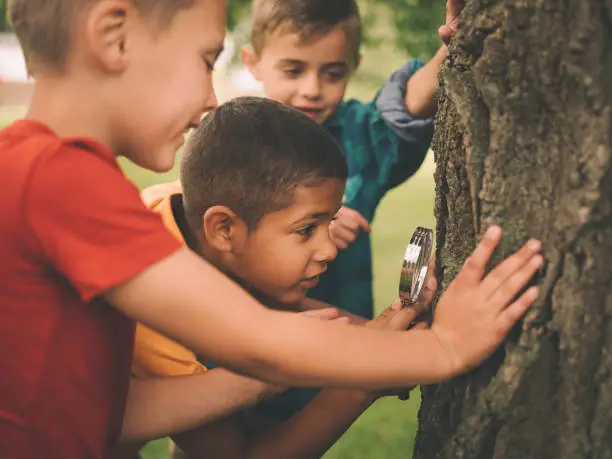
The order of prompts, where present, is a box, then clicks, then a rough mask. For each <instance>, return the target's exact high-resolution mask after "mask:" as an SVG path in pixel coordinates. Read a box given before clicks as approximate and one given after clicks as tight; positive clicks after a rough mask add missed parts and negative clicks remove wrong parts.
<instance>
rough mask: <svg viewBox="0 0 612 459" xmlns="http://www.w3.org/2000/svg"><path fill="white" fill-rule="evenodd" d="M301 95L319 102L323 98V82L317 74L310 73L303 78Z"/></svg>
mask: <svg viewBox="0 0 612 459" xmlns="http://www.w3.org/2000/svg"><path fill="white" fill-rule="evenodd" d="M300 93H301V95H302V96H303V97H305V98H307V99H311V100H317V99H319V98H320V97H321V80H320V78H319V75H318V74H317V72H310V73H309V74H307V75H305V76H304V78H302V81H301V85H300Z"/></svg>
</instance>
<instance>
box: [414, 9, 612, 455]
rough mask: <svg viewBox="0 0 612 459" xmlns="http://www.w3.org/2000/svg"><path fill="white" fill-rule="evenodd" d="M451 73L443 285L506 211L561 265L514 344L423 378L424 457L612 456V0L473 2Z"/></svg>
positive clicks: (519, 238) (514, 237)
mask: <svg viewBox="0 0 612 459" xmlns="http://www.w3.org/2000/svg"><path fill="white" fill-rule="evenodd" d="M441 80H442V85H443V94H442V99H441V102H440V109H439V114H438V126H437V135H436V139H435V141H434V151H435V152H436V163H437V171H436V184H437V202H436V216H437V225H438V226H437V235H436V238H437V247H438V248H437V254H436V256H437V260H438V266H442V267H443V269H440V270H439V271H440V272H439V273H438V274H439V276H440V278H441V279H442V284H441V285H442V289H443V288H444V287H445V286H446V285H447V284H448V282H449V281H450V280H451V279H452V278H454V277H455V275H456V274H457V272H458V270H459V268H460V267H461V265H462V264H463V262H464V260H465V259H466V257H467V255H468V254H469V253H470V252H471V251H472V249H473V248H474V247H475V244H476V241H477V240H478V239H479V238H480V236H481V235H482V233H483V230H484V229H485V228H486V227H487V226H488V225H489V224H491V223H499V224H501V225H502V226H503V228H504V230H505V235H504V240H503V244H502V246H501V247H500V250H498V253H497V254H496V261H499V260H500V259H501V258H502V257H503V256H504V255H507V254H509V253H511V251H514V250H516V249H517V248H518V247H519V246H520V245H521V244H522V243H523V242H524V241H525V240H527V239H528V238H529V237H537V238H540V239H541V240H542V241H543V242H544V254H545V256H546V258H547V262H548V263H547V266H546V267H545V268H544V269H543V270H542V272H541V274H540V276H539V277H538V279H537V280H536V283H538V284H539V285H540V286H541V295H540V299H539V300H538V302H537V304H536V305H535V306H534V307H533V309H532V311H531V312H530V313H529V314H528V316H527V318H526V319H525V321H524V322H523V323H522V324H521V325H520V326H518V327H517V329H516V331H515V333H513V335H512V336H511V337H510V338H509V340H508V342H507V344H506V345H505V346H504V348H503V349H501V350H500V351H499V352H498V353H497V354H496V355H494V356H493V357H492V358H491V359H489V360H488V361H487V362H486V363H485V364H484V365H483V366H482V367H480V368H478V369H477V370H476V371H474V372H472V373H471V374H469V375H467V376H465V377H461V378H457V379H455V380H453V381H451V382H448V383H446V384H442V385H439V386H432V387H427V388H424V389H423V402H422V407H421V411H420V413H419V432H418V436H417V441H416V445H415V453H414V458H415V459H435V458H444V459H462V458H465V459H529V458H537V459H586V458H589V459H599V458H602V459H603V458H612V166H611V164H612V154H611V150H612V0H471V1H469V2H468V5H467V6H466V8H465V10H464V12H463V13H462V22H461V24H460V27H459V31H458V33H457V34H456V37H455V39H454V43H453V44H452V45H451V53H450V57H449V59H448V60H447V62H446V63H445V64H444V66H443V70H442V73H441Z"/></svg>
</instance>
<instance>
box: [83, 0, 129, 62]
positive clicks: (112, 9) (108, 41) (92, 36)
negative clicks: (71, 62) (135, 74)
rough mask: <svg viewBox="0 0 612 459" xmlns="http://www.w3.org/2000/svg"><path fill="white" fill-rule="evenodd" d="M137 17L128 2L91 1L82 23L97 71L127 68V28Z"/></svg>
mask: <svg viewBox="0 0 612 459" xmlns="http://www.w3.org/2000/svg"><path fill="white" fill-rule="evenodd" d="M136 17H137V12H136V10H135V9H134V7H133V6H132V5H131V2H126V1H122V0H102V1H98V2H94V3H92V4H91V6H90V9H89V11H88V13H87V20H86V22H85V31H84V32H85V34H84V35H85V43H84V44H85V46H86V49H87V51H88V54H89V57H90V59H91V60H92V61H93V63H94V65H96V66H97V67H98V68H99V69H100V70H102V71H105V72H109V73H120V72H122V71H123V70H125V68H126V67H127V61H128V55H129V53H128V51H129V49H128V30H129V26H130V25H131V23H132V22H133V21H134V19H135V18H136Z"/></svg>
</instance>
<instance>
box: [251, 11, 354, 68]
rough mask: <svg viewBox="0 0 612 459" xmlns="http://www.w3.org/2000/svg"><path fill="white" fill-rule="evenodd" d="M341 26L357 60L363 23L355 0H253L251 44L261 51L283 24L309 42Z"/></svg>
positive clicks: (256, 50) (257, 50)
mask: <svg viewBox="0 0 612 459" xmlns="http://www.w3.org/2000/svg"><path fill="white" fill-rule="evenodd" d="M337 26H340V27H342V28H343V30H344V33H345V34H346V36H347V39H348V41H349V43H350V45H351V49H352V53H353V56H352V57H353V58H354V59H355V62H357V60H358V59H359V48H360V46H361V39H362V25H361V17H360V16H359V8H358V6H357V3H356V2H355V0H253V11H252V22H251V45H252V46H253V49H254V50H255V52H256V53H257V54H260V53H261V52H262V50H263V49H264V47H265V44H266V38H267V37H268V36H269V35H270V34H272V33H274V32H275V31H277V30H279V29H280V28H281V27H288V28H289V29H288V30H290V31H293V32H297V33H298V34H299V36H300V39H301V40H302V41H304V42H307V41H309V40H313V39H316V38H318V37H321V36H323V35H325V34H327V33H328V32H329V31H330V30H332V29H333V28H335V27H337Z"/></svg>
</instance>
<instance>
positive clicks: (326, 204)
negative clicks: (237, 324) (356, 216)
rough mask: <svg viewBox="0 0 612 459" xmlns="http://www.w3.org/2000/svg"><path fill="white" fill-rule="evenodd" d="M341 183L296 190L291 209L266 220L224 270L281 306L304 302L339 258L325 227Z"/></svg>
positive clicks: (336, 205)
mask: <svg viewBox="0 0 612 459" xmlns="http://www.w3.org/2000/svg"><path fill="white" fill-rule="evenodd" d="M344 185H345V182H344V180H340V179H328V180H325V181H324V182H322V183H321V184H319V185H317V186H312V187H298V188H296V190H295V192H294V195H293V203H292V204H291V205H290V206H289V207H286V208H284V209H283V210H280V211H276V212H270V213H268V214H266V215H265V216H264V217H263V218H262V219H261V220H260V221H259V223H258V224H257V226H256V228H255V229H253V230H252V231H251V232H250V233H249V236H248V237H247V238H246V240H245V242H244V244H243V245H242V246H241V247H234V255H235V258H234V259H233V260H232V266H226V268H228V269H229V270H230V271H232V273H233V274H234V275H235V276H237V277H239V278H240V279H241V280H242V281H243V282H244V283H245V284H246V285H247V286H248V287H252V288H254V289H256V290H257V291H259V292H261V293H263V294H264V295H265V296H267V297H269V298H271V299H272V300H274V301H277V302H279V303H282V304H284V305H290V304H292V303H295V302H298V301H300V300H301V299H303V298H304V296H305V295H306V292H307V291H308V289H310V288H312V287H314V286H315V285H316V284H317V283H318V280H319V275H320V274H322V273H323V272H325V270H326V269H327V264H328V263H329V262H331V261H332V260H333V259H334V258H335V257H336V254H337V250H336V246H335V245H334V244H333V242H332V241H331V239H330V236H329V224H330V222H331V221H332V219H333V217H334V215H335V214H336V212H337V210H338V208H339V207H340V204H341V200H342V193H343V191H344Z"/></svg>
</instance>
